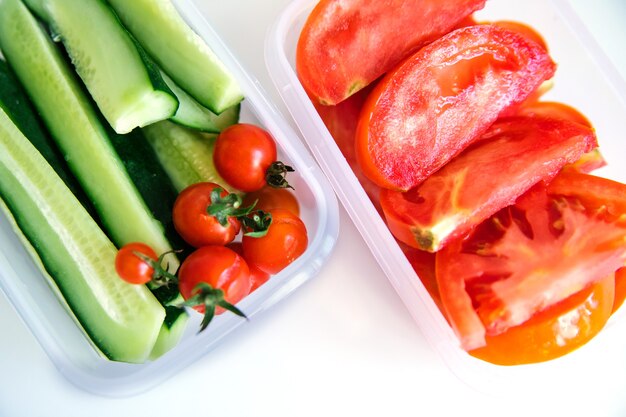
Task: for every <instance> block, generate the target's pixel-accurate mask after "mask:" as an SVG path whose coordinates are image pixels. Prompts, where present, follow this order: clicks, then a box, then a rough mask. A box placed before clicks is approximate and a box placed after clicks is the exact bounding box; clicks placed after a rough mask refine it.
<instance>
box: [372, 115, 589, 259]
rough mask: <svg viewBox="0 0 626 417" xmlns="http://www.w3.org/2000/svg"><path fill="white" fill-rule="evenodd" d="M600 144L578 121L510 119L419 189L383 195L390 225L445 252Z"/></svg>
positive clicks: (403, 236) (409, 239) (416, 243)
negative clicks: (536, 186)
mask: <svg viewBox="0 0 626 417" xmlns="http://www.w3.org/2000/svg"><path fill="white" fill-rule="evenodd" d="M596 146H597V142H596V137H595V134H594V133H593V131H592V130H591V129H589V128H587V127H584V126H582V125H579V124H578V123H573V122H568V121H564V120H555V119H545V118H538V117H512V118H506V119H502V120H500V121H498V122H496V123H495V124H493V125H492V126H491V128H490V129H489V130H488V131H487V132H486V133H485V134H484V135H483V136H482V138H481V139H480V141H479V142H477V143H476V144H475V145H473V146H471V147H469V148H468V149H467V150H465V151H464V152H462V153H461V154H460V155H459V156H457V157H456V158H454V159H452V160H451V161H450V162H448V163H447V164H446V165H444V167H443V168H441V169H440V170H439V171H437V172H435V173H434V174H433V175H431V176H430V177H428V178H427V179H426V180H425V181H424V182H423V183H421V184H420V185H418V186H417V187H415V188H413V189H411V190H409V191H407V192H400V191H394V190H386V189H383V190H382V191H381V194H380V201H381V206H382V208H383V212H384V214H385V219H386V221H387V225H388V227H389V229H390V230H391V232H392V233H393V234H394V236H395V237H396V238H397V239H399V240H401V241H402V242H404V243H406V244H407V245H409V246H413V247H415V248H417V249H422V250H427V251H431V252H435V251H438V250H439V249H441V248H442V247H443V246H444V245H445V244H446V243H447V242H448V241H450V240H451V239H454V238H458V237H462V236H464V235H465V234H467V233H468V232H470V231H471V230H472V229H473V228H474V227H476V226H477V225H478V224H480V223H481V222H482V221H483V220H485V219H487V218H488V217H489V216H491V215H493V214H495V213H496V212H497V211H498V210H500V209H502V208H504V207H506V206H508V205H511V204H513V203H514V202H515V200H516V199H517V198H518V197H519V196H520V195H522V194H523V193H525V192H526V191H527V190H528V189H530V188H531V187H532V186H533V185H534V184H536V183H537V182H539V181H542V180H544V181H548V180H549V179H551V178H552V177H554V176H555V175H556V174H557V173H558V172H559V170H560V169H561V168H562V167H563V166H564V165H565V164H567V163H572V162H575V161H577V160H578V159H579V158H580V156H581V155H582V154H583V153H585V152H588V151H590V150H591V149H593V148H595V147H596Z"/></svg>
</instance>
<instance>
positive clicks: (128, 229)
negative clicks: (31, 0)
mask: <svg viewBox="0 0 626 417" xmlns="http://www.w3.org/2000/svg"><path fill="white" fill-rule="evenodd" d="M0 6H1V12H0V48H1V49H2V52H3V53H4V56H5V57H6V59H7V61H8V63H9V65H10V66H11V67H12V68H13V69H14V70H15V73H16V74H17V76H18V78H19V79H20V81H21V83H22V85H23V86H24V87H25V90H26V91H27V93H28V95H29V96H30V98H31V100H32V102H33V103H34V105H35V107H36V108H37V110H38V112H39V114H40V115H41V117H42V119H43V121H44V123H45V124H46V126H47V128H48V130H49V131H50V132H51V134H52V136H53V138H54V139H55V141H56V143H57V144H58V146H59V148H60V149H61V151H62V153H63V156H64V158H65V160H66V161H67V162H68V165H69V167H70V169H71V170H72V172H73V173H74V174H75V176H76V177H77V178H78V180H79V182H80V183H81V186H82V187H83V188H84V189H85V191H86V193H87V195H88V196H89V198H90V200H91V201H92V202H93V204H94V206H95V207H96V210H97V212H98V214H99V216H100V219H101V221H102V224H103V226H104V227H105V228H106V230H107V231H108V233H109V235H110V236H111V239H112V240H113V242H114V243H115V244H116V245H118V246H121V245H123V244H125V243H128V242H134V241H140V242H144V243H146V244H148V245H150V246H152V247H153V248H154V250H155V251H156V252H157V253H164V252H168V251H171V249H172V248H171V246H170V244H169V242H168V240H167V239H166V237H165V235H164V231H163V225H162V224H160V223H159V222H158V221H157V220H156V219H155V218H154V216H153V215H152V213H151V212H150V210H149V209H148V208H147V207H146V204H145V202H144V201H143V199H142V198H141V195H140V194H139V192H138V191H137V188H136V187H135V185H134V184H133V182H132V181H131V179H130V178H129V176H128V174H127V172H126V170H125V169H124V166H123V163H122V161H120V159H119V157H118V155H117V154H116V152H115V150H114V149H113V147H112V145H111V143H110V139H109V137H108V136H107V134H106V131H105V128H104V127H103V125H102V124H101V123H100V121H99V116H98V113H97V112H96V110H95V109H94V107H93V106H92V103H91V101H90V100H89V98H88V97H87V96H86V95H85V94H84V93H83V91H82V89H81V86H80V84H79V83H78V81H77V80H76V78H75V76H74V74H73V73H72V71H71V70H70V68H69V67H68V64H67V63H66V62H65V61H64V59H63V57H62V55H61V54H60V52H59V50H58V49H57V48H56V47H55V45H54V44H53V43H52V41H51V40H50V39H49V38H48V36H47V35H46V34H45V32H43V30H42V28H41V27H40V26H39V25H38V23H37V22H36V20H35V19H34V17H33V16H32V15H31V14H30V12H29V11H28V9H26V7H25V6H24V5H23V4H22V3H21V2H20V1H18V0H0ZM167 261H168V263H169V265H170V266H171V267H172V269H173V270H175V269H176V268H177V267H178V260H177V259H176V256H174V255H173V254H170V255H169V256H168V259H167Z"/></svg>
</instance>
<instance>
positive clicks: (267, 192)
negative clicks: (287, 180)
mask: <svg viewBox="0 0 626 417" xmlns="http://www.w3.org/2000/svg"><path fill="white" fill-rule="evenodd" d="M255 202H256V205H255V206H254V209H255V210H263V211H270V210H274V209H277V208H281V209H285V210H289V211H291V212H292V213H293V214H295V215H296V216H299V215H300V203H299V202H298V199H297V198H296V196H295V195H294V194H293V193H292V192H291V191H289V189H287V188H274V187H271V186H269V185H266V186H265V187H263V188H261V189H260V190H257V191H253V192H250V193H248V194H246V195H245V196H244V198H243V205H244V206H245V207H248V206H251V205H252V204H254V203H255Z"/></svg>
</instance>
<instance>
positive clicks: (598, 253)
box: [436, 186, 626, 350]
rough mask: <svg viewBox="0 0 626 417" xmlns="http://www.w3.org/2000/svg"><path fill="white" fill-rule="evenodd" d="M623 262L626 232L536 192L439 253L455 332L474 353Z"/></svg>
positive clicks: (439, 267)
mask: <svg viewBox="0 0 626 417" xmlns="http://www.w3.org/2000/svg"><path fill="white" fill-rule="evenodd" d="M625 260H626V228H624V227H622V226H620V225H618V224H617V223H615V222H610V221H607V220H606V219H603V218H600V217H598V216H596V215H595V211H593V210H591V211H590V210H587V209H586V208H585V207H584V206H583V205H581V204H579V203H577V202H575V201H572V200H570V199H565V198H562V197H554V198H553V197H549V196H548V195H547V193H546V191H545V188H544V187H543V186H537V187H535V188H533V189H532V190H531V191H529V192H528V193H526V194H525V195H524V196H522V197H521V198H520V199H519V200H518V202H517V203H516V204H515V205H514V206H510V207H507V208H506V209H503V210H501V211H500V212H499V213H498V214H496V215H494V216H493V217H491V218H490V219H488V220H487V221H485V222H484V223H482V224H481V225H480V226H478V228H477V229H476V230H475V231H474V232H473V233H472V234H471V235H470V236H469V237H468V238H467V239H465V240H456V241H454V242H451V244H449V245H448V246H446V247H445V248H444V249H443V250H442V251H440V252H438V254H437V258H436V269H437V283H438V285H439V291H440V294H441V300H442V303H443V306H444V310H445V312H446V316H447V317H448V320H449V321H450V324H451V326H452V327H453V329H454V330H455V332H456V333H457V335H458V336H459V338H460V340H461V344H462V346H463V347H464V348H465V349H467V350H471V349H475V348H478V347H481V346H484V345H485V335H490V336H493V335H497V334H500V333H504V332H505V331H507V330H508V329H510V328H511V327H514V326H518V325H520V324H522V323H524V322H526V320H528V319H530V318H531V317H532V316H533V315H535V314H536V313H537V312H539V311H541V310H543V309H545V308H547V307H549V306H551V305H554V304H556V303H559V302H561V301H562V300H564V299H566V298H568V297H570V296H571V295H573V294H575V293H576V292H578V291H581V290H582V289H584V288H585V287H587V286H588V285H590V284H592V283H594V282H597V281H599V280H600V279H602V278H603V277H606V276H608V275H610V274H612V273H613V272H614V271H615V270H617V269H618V268H619V267H621V266H622V265H624V261H625Z"/></svg>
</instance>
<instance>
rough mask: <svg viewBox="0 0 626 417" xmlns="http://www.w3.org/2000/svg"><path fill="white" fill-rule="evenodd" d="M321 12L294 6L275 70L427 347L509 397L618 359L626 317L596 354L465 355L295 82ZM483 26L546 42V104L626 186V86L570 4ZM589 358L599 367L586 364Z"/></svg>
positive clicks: (530, 4)
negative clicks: (506, 362)
mask: <svg viewBox="0 0 626 417" xmlns="http://www.w3.org/2000/svg"><path fill="white" fill-rule="evenodd" d="M316 3H317V1H316V0H294V1H293V2H292V3H291V4H290V5H289V7H288V8H286V9H285V10H284V11H283V13H282V14H281V15H280V16H279V18H278V19H277V21H276V22H275V24H274V25H273V26H272V27H271V29H270V31H269V33H268V36H267V38H266V51H265V53H266V65H267V67H268V70H269V73H270V75H271V77H272V80H273V82H274V84H275V86H276V88H277V89H278V92H279V94H280V96H281V97H282V98H283V100H284V102H285V104H286V107H287V108H288V109H289V111H290V112H291V115H292V116H293V118H294V119H295V122H296V124H297V126H298V128H299V129H300V131H301V133H302V135H303V136H304V138H305V140H306V141H307V143H308V145H309V147H310V149H311V151H312V153H313V155H314V156H315V158H316V159H317V161H318V163H319V164H320V165H321V167H322V169H323V170H324V172H325V173H326V175H327V176H328V178H329V180H330V182H331V184H332V186H333V187H334V189H335V192H336V193H337V195H338V197H339V199H340V201H341V202H342V203H343V205H344V206H345V208H346V211H347V212H348V214H349V215H350V217H351V219H352V220H353V221H354V223H355V225H356V227H357V228H358V229H359V230H360V231H361V234H362V236H363V238H364V240H365V241H366V243H367V245H368V246H369V248H370V250H371V252H372V253H373V255H374V256H375V258H376V259H377V260H378V262H379V264H380V266H381V267H382V269H383V271H384V272H385V274H386V276H387V277H388V279H389V281H390V282H391V284H392V285H393V287H394V288H395V290H396V291H397V293H398V295H399V296H400V298H401V299H402V300H403V302H404V304H405V305H406V307H407V308H408V310H409V312H410V314H411V315H412V317H413V318H414V319H415V321H416V323H417V325H418V327H419V329H420V330H421V332H422V333H423V335H424V337H425V338H426V339H427V340H428V342H429V343H430V344H431V345H432V347H433V348H434V349H435V350H436V351H437V352H438V353H439V354H440V355H441V357H442V359H443V360H444V362H445V363H446V364H447V365H448V366H449V368H450V369H451V370H452V371H453V372H454V373H455V374H456V375H457V376H459V378H460V379H461V380H462V381H464V382H466V383H467V384H468V385H470V386H471V387H474V388H476V389H478V390H480V391H484V392H487V393H500V394H502V395H504V394H505V393H507V392H514V390H512V388H513V387H514V386H518V387H524V388H528V387H535V388H537V389H538V390H540V389H541V387H544V386H545V387H549V386H550V384H551V380H550V378H549V377H548V378H545V375H561V376H562V375H568V374H570V373H571V374H572V378H574V379H573V380H576V379H575V378H576V376H575V375H576V372H579V371H580V368H581V367H583V366H592V365H589V364H591V363H593V359H592V358H593V356H594V355H602V352H603V350H606V349H610V345H611V342H610V340H611V334H616V332H619V333H617V334H620V333H623V332H624V331H625V330H626V329H625V325H626V323H625V322H626V319H624V318H623V317H620V316H623V315H624V314H625V313H624V310H625V309H624V308H622V309H621V311H618V312H617V314H616V315H614V316H613V317H612V318H611V320H610V322H609V324H608V325H607V327H606V328H605V329H604V330H603V331H602V332H601V333H600V334H599V335H598V336H597V337H596V338H595V339H593V340H592V341H591V342H589V343H588V344H587V345H585V346H583V347H582V348H581V349H578V350H576V351H574V352H572V353H570V354H568V355H565V356H564V357H562V358H559V359H556V360H552V361H549V362H545V363H541V364H533V365H524V366H515V367H504V366H496V365H493V364H490V363H487V362H484V361H481V360H478V359H475V358H473V357H472V356H470V355H468V354H467V353H466V352H465V351H463V350H462V349H461V348H460V346H459V343H458V340H457V338H456V337H455V335H454V334H453V331H452V329H451V328H450V326H449V325H448V323H447V322H446V320H445V318H444V316H443V315H442V313H441V312H440V310H439V309H438V307H437V306H436V304H435V302H434V301H433V300H432V298H431V297H430V295H429V293H428V291H427V290H426V288H425V287H424V285H422V282H421V281H420V279H419V278H418V277H417V275H416V274H415V272H414V270H413V268H412V267H411V265H410V264H409V262H408V261H407V260H406V257H405V256H404V254H403V252H402V251H401V249H400V247H399V245H398V244H397V243H396V241H395V239H394V238H393V236H392V234H391V233H390V232H389V230H388V229H387V227H386V225H385V222H384V221H383V219H382V218H381V217H380V215H379V214H378V212H377V211H376V209H375V208H374V205H373V204H372V203H371V201H370V200H369V198H368V196H367V194H366V193H365V191H364V190H363V188H362V187H361V185H360V184H359V181H358V180H357V178H356V176H355V175H354V173H353V172H352V170H351V168H350V166H349V164H348V163H347V162H346V159H345V158H344V157H343V155H342V154H341V152H340V150H339V148H338V147H337V146H336V144H335V142H334V140H333V138H332V137H331V135H330V134H329V132H328V130H327V129H326V127H325V126H324V123H323V122H322V120H321V119H320V117H319V115H318V114H317V112H316V110H315V108H314V106H313V105H312V103H311V102H310V100H309V99H308V97H307V95H306V93H305V91H304V89H303V88H302V86H301V84H300V83H299V81H298V78H297V75H296V72H295V49H296V44H297V41H298V37H299V35H300V31H301V29H302V26H303V24H304V22H305V20H306V18H307V16H308V14H309V12H310V11H311V9H312V8H313V7H314V5H315V4H316ZM476 17H477V19H478V20H479V21H480V20H500V19H502V20H517V21H521V22H525V23H528V24H530V25H531V26H533V27H534V28H536V29H537V30H538V31H539V33H541V34H542V35H543V36H544V38H545V40H546V42H547V44H548V47H549V49H550V53H551V55H552V57H553V59H554V60H555V62H557V64H558V70H557V74H556V76H555V78H554V87H553V88H552V90H551V91H550V92H549V93H548V94H546V95H545V99H546V100H554V101H561V102H563V103H566V104H570V105H572V106H574V107H575V108H577V109H579V110H580V111H581V112H582V113H583V114H585V115H586V116H587V117H588V118H589V119H590V120H591V122H592V123H593V124H594V126H595V128H596V130H597V135H598V138H599V142H600V149H601V152H602V154H603V155H604V156H605V158H606V160H607V162H608V165H607V167H605V168H603V169H602V170H599V171H596V172H595V173H596V174H597V175H603V176H607V177H609V178H612V179H616V180H619V181H622V182H624V181H626V164H625V163H624V161H626V147H625V146H624V145H623V131H624V126H623V123H624V120H626V107H625V99H626V86H625V84H624V81H623V80H622V79H621V78H620V77H619V74H618V72H617V71H616V70H615V69H614V68H612V67H611V64H610V61H609V60H608V59H607V58H606V56H604V55H602V52H601V50H600V48H597V45H596V44H595V42H594V41H593V38H592V37H591V36H590V35H589V34H588V33H587V32H586V31H585V28H584V26H583V25H582V24H581V22H580V19H579V18H578V17H577V16H576V13H575V12H574V11H573V10H572V9H571V6H570V5H569V3H568V2H567V1H561V0H554V1H552V2H547V1H545V0H528V1H524V2H520V1H514V0H489V1H488V2H487V5H486V7H485V9H484V10H481V11H480V12H478V13H476ZM607 339H608V341H607ZM584 358H588V359H590V360H588V361H584V360H581V359H584ZM552 372H553V373H552ZM538 375H541V378H538V377H537V376H538ZM547 392H549V391H547Z"/></svg>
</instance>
